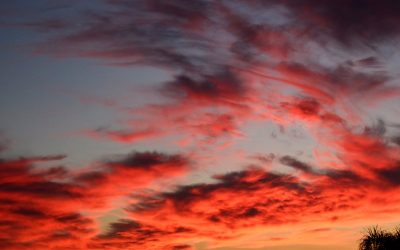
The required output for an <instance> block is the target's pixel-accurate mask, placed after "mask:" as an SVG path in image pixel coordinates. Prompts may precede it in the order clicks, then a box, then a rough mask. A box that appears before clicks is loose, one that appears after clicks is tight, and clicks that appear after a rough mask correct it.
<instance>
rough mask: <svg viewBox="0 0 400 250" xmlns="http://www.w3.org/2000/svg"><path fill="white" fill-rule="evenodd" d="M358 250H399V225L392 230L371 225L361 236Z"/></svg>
mask: <svg viewBox="0 0 400 250" xmlns="http://www.w3.org/2000/svg"><path fill="white" fill-rule="evenodd" d="M359 250H400V227H397V228H396V229H395V230H394V231H393V232H389V231H386V230H383V229H381V228H379V227H378V226H374V227H371V228H369V229H368V230H367V232H366V234H365V235H364V236H363V237H362V238H361V240H360V244H359Z"/></svg>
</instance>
